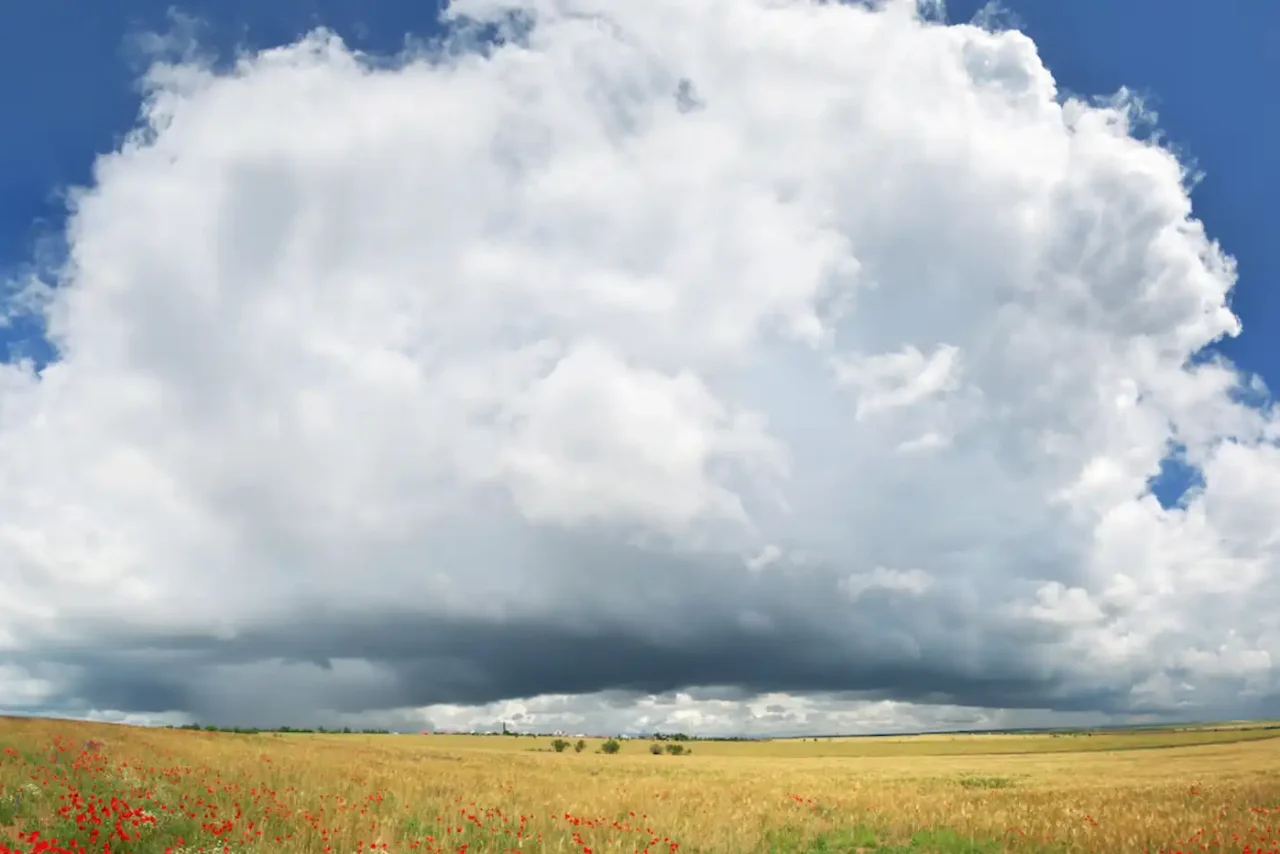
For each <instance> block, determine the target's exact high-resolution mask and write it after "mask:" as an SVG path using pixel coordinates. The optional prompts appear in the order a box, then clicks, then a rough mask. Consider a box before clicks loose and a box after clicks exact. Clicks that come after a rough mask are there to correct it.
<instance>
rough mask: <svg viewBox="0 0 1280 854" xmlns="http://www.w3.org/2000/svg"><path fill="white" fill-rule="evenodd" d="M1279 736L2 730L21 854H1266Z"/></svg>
mask: <svg viewBox="0 0 1280 854" xmlns="http://www.w3.org/2000/svg"><path fill="white" fill-rule="evenodd" d="M1277 735H1280V730H1277V729H1274V728H1268V727H1264V726H1262V725H1246V724H1232V725H1225V726H1220V727H1212V728H1186V729H1177V730H1175V729H1163V730H1162V729H1148V730H1132V731H1118V732H1098V733H1090V734H1056V735H1050V734H1043V735H1039V734H1037V735H954V736H949V735H931V736H917V737H898V738H839V739H819V740H799V739H796V740H777V741H767V742H705V741H695V742H692V743H691V747H692V754H691V755H679V756H676V755H669V754H666V753H663V754H661V755H654V754H652V753H651V752H650V749H649V748H650V746H651V745H650V743H648V742H641V741H629V742H623V746H622V748H621V751H620V752H619V753H618V754H616V755H607V754H605V753H602V752H599V750H598V748H599V747H600V742H599V741H598V740H588V742H587V744H586V745H585V749H583V750H582V751H581V752H580V753H578V752H575V751H573V750H572V749H570V750H566V751H564V752H556V751H554V750H553V749H552V747H551V744H552V739H551V738H550V737H528V736H526V737H519V738H512V737H502V736H445V735H436V736H416V735H415V736H397V735H379V736H365V735H292V734H290V735H282V734H277V733H262V734H253V735H238V734H229V733H207V732H188V731H178V730H162V729H143V728H132V727H122V726H111V725H104V724H91V723H79V722H68V721H51V720H24V719H0V751H3V753H0V852H5V851H9V850H12V851H20V852H50V854H56V852H58V851H62V850H67V851H86V852H88V851H95V852H96V851H105V850H110V851H112V852H116V854H119V852H124V851H133V852H138V854H144V852H146V854H149V852H157V854H159V852H164V851H170V850H171V851H173V852H174V853H175V854H176V853H177V852H179V851H187V852H191V851H196V850H201V849H203V850H207V851H211V852H212V851H219V852H224V854H225V852H231V854H241V852H256V851H280V852H317V854H335V852H341V854H351V852H356V854H364V852H379V851H388V852H400V851H421V852H444V851H449V852H455V851H465V852H473V854H483V852H500V851H522V850H527V851H557V852H569V854H611V852H648V854H680V852H686V854H692V853H693V852H706V854H713V852H726V854H727V853H728V852H735V854H736V852H766V851H767V852H794V854H819V852H832V853H833V852H870V851H880V852H893V851H896V852H926V851H935V852H962V851H964V852H997V851H1018V852H1021V851H1025V852H1036V851H1043V852H1103V854H1121V852H1144V851H1152V852H1154V851H1161V852H1173V851H1185V852H1190V851H1214V852H1249V854H1254V852H1266V851H1276V850H1280V740H1278V739H1277V738H1276V736H1277ZM55 839H56V840H57V841H56V842H53V840H55Z"/></svg>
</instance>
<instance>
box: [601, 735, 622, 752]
mask: <svg viewBox="0 0 1280 854" xmlns="http://www.w3.org/2000/svg"><path fill="white" fill-rule="evenodd" d="M621 749H622V745H621V744H619V743H618V740H617V739H616V738H611V739H609V740H608V741H606V742H605V743H604V744H602V745H600V750H601V752H603V753H617V752H618V751H619V750H621Z"/></svg>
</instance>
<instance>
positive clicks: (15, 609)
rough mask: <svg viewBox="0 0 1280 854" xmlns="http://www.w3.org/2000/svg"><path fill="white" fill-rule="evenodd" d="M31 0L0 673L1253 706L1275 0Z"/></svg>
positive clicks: (543, 717) (1266, 602)
mask: <svg viewBox="0 0 1280 854" xmlns="http://www.w3.org/2000/svg"><path fill="white" fill-rule="evenodd" d="M1178 8H1182V11H1181V12H1180V13H1178V12H1177V8H1175V10H1174V12H1171V11H1170V6H1169V4H1167V3H1159V4H1157V3H1156V2H1154V0H1152V1H1151V2H1148V0H1132V2H1129V3H1125V4H1119V5H1117V4H1114V3H1112V2H1104V0H1080V2H1075V3H1071V4H1064V3H1058V2H1050V0H1012V2H1010V3H1008V4H1007V5H1006V6H1004V7H1002V8H995V7H990V6H980V4H978V3H974V2H951V3H949V4H947V6H946V8H945V9H943V8H942V7H941V5H940V4H936V3H926V4H923V5H920V4H918V3H917V2H914V0H886V2H882V3H878V4H875V5H869V4H834V3H833V4H817V3H812V2H802V0H707V2H705V3H696V4H690V3H685V2H677V0H612V2H608V3H605V2H601V0H456V2H453V3H452V4H449V5H448V6H447V7H442V6H441V5H437V4H435V3H409V2H391V3H383V4H378V6H377V8H376V10H372V11H371V10H370V9H369V8H367V4H357V3H355V2H339V0H333V2H322V0H310V2H301V0H288V2H278V3H272V4H261V3H250V2H244V0H234V2H232V0H219V2H217V3H213V2H204V3H189V4H186V5H183V6H180V7H178V8H176V9H173V8H170V7H169V5H168V4H167V3H159V2H144V0H127V2H118V3H112V4H90V6H87V7H81V6H77V7H76V8H75V9H74V13H73V11H72V10H71V8H70V5H69V4H66V3H60V2H48V1H47V0H45V2H36V0H17V2H11V3H7V4H5V6H4V8H3V10H2V11H0V72H2V73H0V104H3V105H4V110H5V114H6V119H7V121H8V122H9V123H10V126H11V127H12V128H16V129H18V130H17V132H10V133H9V134H7V135H6V136H5V137H4V138H3V140H0V710H2V711H7V712H10V713H19V714H45V715H65V716H75V717H85V718H93V719H102V720H116V721H130V722H139V723H182V722H188V721H192V720H195V721H200V722H202V723H215V724H226V725H230V724H240V725H257V726H271V725H280V724H287V725H307V724H318V725H355V726H379V727H384V726H385V727H389V728H394V729H401V730H416V729H420V728H425V727H433V728H449V729H455V728H456V729H470V728H497V727H499V726H500V723H499V722H501V721H506V722H508V723H509V724H511V725H513V726H514V727H516V728H517V729H524V730H526V731H553V730H567V731H590V732H608V733H634V732H650V731H654V730H660V731H684V732H688V733H698V734H737V735H801V734H806V733H809V734H818V733H823V734H828V733H836V732H850V733H852V732H892V731H913V730H935V729H964V728H999V727H1017V726H1058V725H1093V724H1109V723H1123V722H1131V721H1151V720H1214V719H1225V718H1245V717H1280V677H1278V676H1277V672H1276V668H1275V663H1276V661H1277V657H1280V584H1278V583H1277V582H1278V581H1280V522H1278V521H1277V520H1280V409H1277V408H1276V407H1275V406H1274V404H1273V398H1272V395H1271V392H1270V391H1269V385H1270V386H1274V385H1275V384H1276V383H1277V382H1280V344H1277V343H1276V341H1275V337H1274V336H1269V335H1268V334H1267V329H1268V326H1269V325H1270V324H1274V323H1276V322H1277V321H1278V320H1280V297H1278V296H1277V289H1276V288H1275V287H1274V286H1273V285H1274V282H1275V280H1276V277H1277V275H1278V274H1280V241H1275V240H1272V239H1271V238H1272V232H1273V230H1274V226H1273V222H1274V217H1273V216H1272V207H1271V201H1272V196H1273V195H1274V193H1275V190H1276V189H1277V188H1278V187H1280V180H1277V179H1278V178H1280V174H1278V172H1280V166H1277V163H1276V161H1275V159H1274V158H1269V157H1266V156H1264V148H1266V149H1269V148H1273V147H1274V146H1273V145H1272V144H1271V140H1273V139H1274V137H1275V135H1276V132H1277V130H1278V128H1277V124H1280V118H1278V117H1277V114H1276V112H1275V111H1274V110H1268V109H1267V108H1266V107H1265V104H1266V103H1267V99H1268V97H1269V92H1268V91H1266V90H1265V89H1264V85H1265V82H1266V81H1268V80H1275V79H1277V77H1278V74H1277V72H1280V7H1277V6H1276V5H1275V4H1272V3H1264V2H1252V3H1251V2H1241V3H1234V4H1221V8H1219V7H1218V6H1214V7H1213V8H1212V12H1209V11H1204V10H1208V9H1209V7H1208V6H1204V7H1201V6H1199V5H1195V4H1185V7H1178Z"/></svg>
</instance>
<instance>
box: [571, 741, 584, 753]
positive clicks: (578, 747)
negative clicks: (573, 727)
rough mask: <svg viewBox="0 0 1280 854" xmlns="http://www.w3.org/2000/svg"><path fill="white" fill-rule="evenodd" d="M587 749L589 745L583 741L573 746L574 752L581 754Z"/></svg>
mask: <svg viewBox="0 0 1280 854" xmlns="http://www.w3.org/2000/svg"><path fill="white" fill-rule="evenodd" d="M586 748H587V743H586V742H585V741H583V740H582V739H578V741H577V743H576V744H574V746H573V752H574V753H581V752H582V751H584V750H586Z"/></svg>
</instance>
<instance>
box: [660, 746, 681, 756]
mask: <svg viewBox="0 0 1280 854" xmlns="http://www.w3.org/2000/svg"><path fill="white" fill-rule="evenodd" d="M657 746H658V745H656V744H655V745H654V747H657ZM684 752H685V749H684V745H683V744H668V745H667V753H670V754H671V755H672V756H679V755H680V754H681V753H684Z"/></svg>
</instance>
